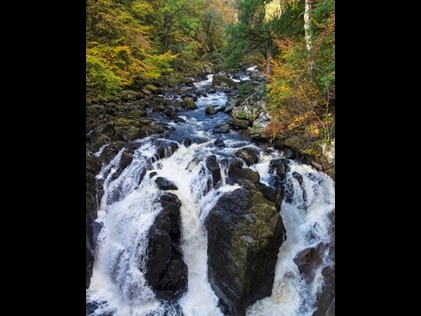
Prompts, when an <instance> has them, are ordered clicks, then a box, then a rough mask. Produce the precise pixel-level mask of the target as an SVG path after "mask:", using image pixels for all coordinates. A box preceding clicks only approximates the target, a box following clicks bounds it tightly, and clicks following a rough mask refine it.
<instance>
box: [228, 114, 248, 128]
mask: <svg viewBox="0 0 421 316" xmlns="http://www.w3.org/2000/svg"><path fill="white" fill-rule="evenodd" d="M229 124H230V125H231V126H234V127H237V128H247V127H248V126H249V125H250V122H249V121H248V120H242V119H239V118H236V117H234V118H232V119H231V120H230V122H229Z"/></svg>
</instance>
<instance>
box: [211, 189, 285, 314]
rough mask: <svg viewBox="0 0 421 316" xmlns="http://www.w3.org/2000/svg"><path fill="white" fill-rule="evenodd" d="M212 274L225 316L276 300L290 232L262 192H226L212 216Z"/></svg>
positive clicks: (242, 312)
mask: <svg viewBox="0 0 421 316" xmlns="http://www.w3.org/2000/svg"><path fill="white" fill-rule="evenodd" d="M205 225H206V228H207V231H208V266H209V270H208V274H209V281H210V284H211V287H212V289H213V290H214V291H215V294H216V295H217V296H218V298H219V306H220V307H221V309H222V311H223V313H224V314H225V315H236V316H237V315H238V316H243V315H245V311H246V309H247V307H248V306H249V305H251V304H253V303H254V302H256V301H257V300H259V299H262V298H264V297H267V296H270V295H271V292H272V284H273V280H274V276H275V271H274V269H275V264H276V261H277V255H278V251H279V247H280V246H281V244H282V243H283V242H284V240H285V239H286V233H285V228H284V226H283V222H282V218H281V217H280V215H279V212H278V210H277V209H276V207H275V204H274V203H272V202H270V201H268V200H267V199H265V198H264V196H263V194H262V193H261V192H259V191H256V190H247V189H244V188H241V189H237V190H235V191H233V192H229V193H225V194H224V195H223V196H222V197H221V198H220V199H219V200H218V202H217V203H216V204H215V206H214V207H213V208H212V210H211V211H210V212H209V216H208V218H207V219H206V223H205Z"/></svg>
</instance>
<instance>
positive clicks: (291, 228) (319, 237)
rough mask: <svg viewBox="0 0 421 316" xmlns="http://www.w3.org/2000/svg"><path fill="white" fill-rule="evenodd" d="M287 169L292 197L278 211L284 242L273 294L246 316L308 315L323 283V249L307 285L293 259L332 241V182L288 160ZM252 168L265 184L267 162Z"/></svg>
mask: <svg viewBox="0 0 421 316" xmlns="http://www.w3.org/2000/svg"><path fill="white" fill-rule="evenodd" d="M289 166H290V171H289V172H288V173H287V174H286V183H287V184H286V187H287V188H288V189H289V190H290V192H287V194H291V195H292V198H291V199H290V200H289V199H284V200H283V202H282V204H281V209H280V213H281V216H282V219H283V221H284V225H285V228H286V230H287V239H286V241H285V242H284V243H283V244H282V246H281V247H280V249H279V254H278V261H277V264H276V268H275V280H274V284H273V288H272V295H271V296H270V297H267V298H264V299H262V300H260V301H258V302H256V303H255V304H254V305H252V306H250V307H249V308H248V310H247V314H246V315H247V316H260V315H261V316H290V315H297V316H298V315H299V316H311V315H312V313H313V312H314V310H315V309H316V306H315V301H316V295H317V292H318V291H319V290H320V287H321V286H322V284H323V278H322V276H321V271H322V268H323V267H325V266H327V265H328V264H329V263H330V262H329V259H328V257H327V252H328V250H326V251H325V254H324V257H323V258H322V259H323V263H322V264H321V266H320V267H319V268H318V270H317V271H315V277H314V280H313V282H311V284H307V283H306V282H305V280H304V277H303V276H301V275H300V273H299V271H298V267H297V265H296V263H295V262H294V261H293V259H294V258H295V257H296V255H297V254H298V253H299V252H300V251H302V250H304V249H306V248H308V247H315V246H317V245H318V244H319V243H324V244H329V243H330V242H331V236H330V232H329V228H330V225H331V221H330V219H329V217H328V215H329V214H330V213H331V212H332V211H333V210H334V208H335V188H334V182H333V180H332V179H331V178H330V177H328V176H327V175H326V174H324V173H321V172H318V171H316V170H314V169H313V168H311V167H310V166H307V165H302V164H298V163H296V162H294V161H290V164H289ZM255 169H256V170H257V171H259V173H260V174H261V175H262V180H263V182H264V181H265V179H267V178H268V173H266V171H267V170H268V169H269V162H268V161H267V159H266V160H265V161H263V162H262V163H260V164H258V165H257V166H255ZM294 172H297V173H298V174H300V175H302V178H303V182H302V184H300V183H299V181H298V180H297V179H296V178H295V177H294V176H293V174H294Z"/></svg>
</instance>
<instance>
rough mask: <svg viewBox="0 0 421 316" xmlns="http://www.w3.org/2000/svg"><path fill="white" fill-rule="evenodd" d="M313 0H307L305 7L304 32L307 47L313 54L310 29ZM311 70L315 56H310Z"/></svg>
mask: <svg viewBox="0 0 421 316" xmlns="http://www.w3.org/2000/svg"><path fill="white" fill-rule="evenodd" d="M312 2H313V0H305V9H304V32H305V40H306V48H307V51H308V53H309V55H311V50H312V47H313V45H312V35H311V29H310V23H311V5H312ZM308 68H309V71H310V72H311V70H312V69H313V58H311V56H310V64H309V67H308Z"/></svg>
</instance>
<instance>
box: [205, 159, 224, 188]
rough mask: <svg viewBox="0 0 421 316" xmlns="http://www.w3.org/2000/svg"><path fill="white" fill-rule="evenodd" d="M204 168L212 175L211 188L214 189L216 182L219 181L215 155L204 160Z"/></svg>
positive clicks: (218, 169) (219, 173) (219, 176)
mask: <svg viewBox="0 0 421 316" xmlns="http://www.w3.org/2000/svg"><path fill="white" fill-rule="evenodd" d="M206 168H207V169H208V170H209V171H210V173H211V175H212V186H213V187H214V188H215V187H216V185H217V184H218V182H219V181H221V168H220V167H219V164H218V161H217V160H216V156H215V155H212V156H209V157H208V158H206Z"/></svg>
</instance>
